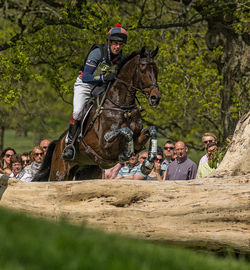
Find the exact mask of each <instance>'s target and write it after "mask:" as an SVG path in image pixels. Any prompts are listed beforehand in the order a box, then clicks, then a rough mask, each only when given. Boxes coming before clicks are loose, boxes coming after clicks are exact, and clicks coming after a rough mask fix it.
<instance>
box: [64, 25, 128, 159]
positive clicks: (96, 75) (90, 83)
mask: <svg viewBox="0 0 250 270" xmlns="http://www.w3.org/2000/svg"><path fill="white" fill-rule="evenodd" d="M126 42H127V32H126V30H125V29H123V28H122V27H121V25H120V24H116V25H115V27H113V28H111V29H110V30H109V32H108V35H107V43H106V44H101V45H93V46H92V48H91V49H90V52H89V54H88V56H87V58H86V60H85V62H84V65H83V68H82V70H81V71H80V72H79V76H78V77H77V79H76V82H75V85H74V99H73V115H72V119H71V121H70V125H69V131H68V134H67V136H66V139H65V142H66V147H65V149H64V150H63V153H62V158H63V159H64V160H73V159H74V154H75V153H74V148H73V147H72V140H73V138H74V136H75V134H76V131H77V129H78V127H79V126H80V120H81V117H82V110H83V108H84V105H85V104H86V103H87V102H88V100H89V99H90V97H91V91H92V90H93V88H94V87H95V86H96V85H100V84H103V83H107V82H109V81H113V80H114V79H115V76H116V73H117V65H118V64H119V63H120V62H121V60H122V59H123V57H124V56H123V54H122V48H123V46H124V44H125V43H126Z"/></svg>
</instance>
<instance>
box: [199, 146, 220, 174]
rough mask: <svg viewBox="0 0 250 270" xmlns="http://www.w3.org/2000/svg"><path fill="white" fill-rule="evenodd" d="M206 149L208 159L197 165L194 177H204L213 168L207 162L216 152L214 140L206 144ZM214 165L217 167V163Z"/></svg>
mask: <svg viewBox="0 0 250 270" xmlns="http://www.w3.org/2000/svg"><path fill="white" fill-rule="evenodd" d="M206 150H207V154H208V161H206V162H203V163H202V164H200V165H199V167H198V171H197V176H196V178H204V177H206V176H209V174H211V172H212V171H214V170H215V168H212V167H210V164H209V163H210V162H211V161H212V159H213V157H214V154H215V153H216V152H217V144H216V142H210V143H209V144H208V145H207V149H206ZM215 167H217V165H216V166H215Z"/></svg>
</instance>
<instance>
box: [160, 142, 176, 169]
mask: <svg viewBox="0 0 250 270" xmlns="http://www.w3.org/2000/svg"><path fill="white" fill-rule="evenodd" d="M163 153H164V156H165V159H164V160H163V162H162V164H161V169H162V170H163V171H164V173H165V174H166V173H167V169H168V165H169V164H170V163H171V162H172V161H173V160H174V159H173V156H174V143H173V142H172V141H166V142H165V144H164V147H163Z"/></svg>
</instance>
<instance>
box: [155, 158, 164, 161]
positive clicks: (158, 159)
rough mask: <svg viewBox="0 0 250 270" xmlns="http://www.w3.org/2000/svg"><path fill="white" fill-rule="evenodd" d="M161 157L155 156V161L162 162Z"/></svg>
mask: <svg viewBox="0 0 250 270" xmlns="http://www.w3.org/2000/svg"><path fill="white" fill-rule="evenodd" d="M162 160H163V159H162V158H157V159H155V161H160V162H162Z"/></svg>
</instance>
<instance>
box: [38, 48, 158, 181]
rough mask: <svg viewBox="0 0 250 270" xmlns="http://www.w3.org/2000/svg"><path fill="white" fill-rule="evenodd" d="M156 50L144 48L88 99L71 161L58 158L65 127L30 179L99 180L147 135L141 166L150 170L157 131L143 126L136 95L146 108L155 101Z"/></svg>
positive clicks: (138, 147)
mask: <svg viewBox="0 0 250 270" xmlns="http://www.w3.org/2000/svg"><path fill="white" fill-rule="evenodd" d="M157 53H158V47H157V48H156V49H155V50H150V49H148V48H146V47H142V48H141V49H140V50H139V51H136V52H133V53H131V54H130V55H129V56H128V57H127V58H126V60H125V61H124V62H123V63H122V65H121V67H120V70H119V72H118V75H117V76H116V79H115V81H114V82H112V83H111V84H110V85H108V87H107V89H106V90H105V91H104V92H103V93H102V94H101V95H100V96H99V97H97V98H96V99H95V100H94V102H92V105H91V106H92V107H91V106H90V105H89V107H87V106H86V107H85V111H84V113H85V119H84V121H83V123H82V128H81V130H80V132H79V134H78V136H77V139H76V141H75V143H74V145H75V153H76V154H75V158H74V160H73V161H64V160H62V158H61V153H62V151H63V149H64V147H65V137H66V135H67V130H66V131H65V132H64V133H63V134H62V135H61V136H60V138H59V139H58V140H56V141H53V142H52V143H51V144H50V145H49V148H48V151H47V154H46V156H45V158H44V161H43V164H42V166H41V169H40V171H39V172H38V173H37V175H36V176H35V178H34V179H33V181H48V180H49V181H62V180H80V179H81V180H84V179H97V178H101V174H102V169H104V168H110V167H111V166H113V165H114V164H116V163H117V162H118V160H119V161H126V160H128V159H129V158H130V156H131V155H132V154H134V153H138V152H140V151H141V150H142V149H145V144H146V143H147V141H148V140H149V138H151V141H150V147H149V148H150V149H149V159H148V161H146V162H147V163H143V166H142V168H144V172H145V173H149V172H150V170H151V169H152V168H153V160H154V158H155V157H156V152H157V131H156V128H155V127H154V126H152V127H149V128H143V125H142V116H141V110H140V108H138V106H137V103H139V100H138V99H137V97H136V93H137V92H140V93H142V94H143V96H144V97H146V98H147V100H148V103H149V105H150V106H157V105H158V104H159V102H160V99H161V94H160V90H159V87H158V84H157V74H158V68H157V66H156V63H155V62H154V57H155V56H156V55H157ZM90 104H91V102H90ZM139 104H140V103H139ZM90 108H91V109H90ZM86 110H88V111H89V112H88V113H87V112H86ZM86 115H87V116H86Z"/></svg>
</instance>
